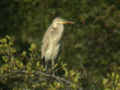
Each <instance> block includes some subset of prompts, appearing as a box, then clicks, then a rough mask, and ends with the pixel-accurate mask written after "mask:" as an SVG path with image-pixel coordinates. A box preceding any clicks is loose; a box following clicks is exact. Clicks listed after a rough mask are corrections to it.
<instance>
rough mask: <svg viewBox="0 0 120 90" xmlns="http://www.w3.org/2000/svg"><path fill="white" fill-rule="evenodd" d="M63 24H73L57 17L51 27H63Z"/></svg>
mask: <svg viewBox="0 0 120 90" xmlns="http://www.w3.org/2000/svg"><path fill="white" fill-rule="evenodd" d="M64 24H74V22H72V21H67V20H64V19H62V18H60V17H57V18H55V19H54V20H53V27H58V26H59V25H64Z"/></svg>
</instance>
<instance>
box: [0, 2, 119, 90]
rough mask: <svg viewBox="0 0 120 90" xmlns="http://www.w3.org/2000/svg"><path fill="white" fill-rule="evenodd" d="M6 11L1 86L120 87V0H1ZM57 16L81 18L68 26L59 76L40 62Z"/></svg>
mask: <svg viewBox="0 0 120 90" xmlns="http://www.w3.org/2000/svg"><path fill="white" fill-rule="evenodd" d="M0 11H1V14H0V38H1V40H0V88H7V89H9V88H14V89H15V90H18V88H19V89H20V90H23V88H27V89H30V90H32V89H38V90H44V89H45V90H46V89H48V90H67V89H72V90H77V89H80V88H81V89H83V90H119V89H120V60H119V59H120V50H119V48H120V42H119V41H120V31H119V28H120V1H119V0H96V1H91V0H71V1H70V0H61V1H58V0H44V1H43V0H1V2H0ZM57 16H60V17H62V18H65V19H67V20H71V21H74V22H75V24H74V25H72V26H69V25H66V26H65V32H64V36H63V39H62V40H63V41H62V50H61V54H60V57H59V62H58V64H60V68H61V69H60V70H62V71H57V72H56V76H55V77H54V76H51V75H49V74H46V71H45V70H44V68H42V66H41V64H40V61H41V59H40V46H41V39H42V37H43V34H44V32H45V31H46V29H47V27H48V26H49V25H50V23H51V22H52V20H53V19H54V18H55V17H57ZM8 35H9V36H8ZM61 72H62V73H61ZM70 73H71V74H70ZM72 73H73V75H72ZM60 79H62V80H60ZM66 81H67V82H70V83H66ZM71 83H72V84H71Z"/></svg>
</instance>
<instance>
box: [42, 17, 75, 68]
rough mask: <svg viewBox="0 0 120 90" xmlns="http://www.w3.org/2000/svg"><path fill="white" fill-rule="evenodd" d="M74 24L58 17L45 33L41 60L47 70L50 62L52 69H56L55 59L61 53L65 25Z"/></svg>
mask: <svg viewBox="0 0 120 90" xmlns="http://www.w3.org/2000/svg"><path fill="white" fill-rule="evenodd" d="M73 23H74V22H72V21H67V20H64V19H62V18H61V17H56V18H55V19H54V20H53V21H52V24H51V25H50V26H49V27H48V29H47V31H46V32H45V34H44V36H43V40H42V46H41V58H42V60H43V62H44V65H45V67H46V68H47V69H48V62H49V61H50V62H51V65H52V69H53V68H54V65H55V59H56V58H57V56H58V53H59V51H60V46H61V43H60V42H61V38H62V36H63V32H64V24H73Z"/></svg>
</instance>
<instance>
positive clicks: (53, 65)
mask: <svg viewBox="0 0 120 90" xmlns="http://www.w3.org/2000/svg"><path fill="white" fill-rule="evenodd" d="M54 67H55V61H54V60H52V72H53V75H55V72H54Z"/></svg>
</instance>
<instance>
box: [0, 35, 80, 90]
mask: <svg viewBox="0 0 120 90" xmlns="http://www.w3.org/2000/svg"><path fill="white" fill-rule="evenodd" d="M0 57H1V66H0V83H3V84H5V85H6V86H7V88H12V89H13V90H14V89H17V90H18V89H42V90H43V89H48V90H61V89H69V88H73V89H78V88H80V86H81V85H80V82H79V81H80V73H79V72H78V71H75V70H68V69H67V67H66V64H64V63H61V64H59V65H58V63H57V64H56V65H55V67H56V66H59V67H56V68H55V70H51V69H50V72H47V71H46V69H45V68H44V67H43V65H42V64H41V63H40V62H41V58H40V53H39V50H37V46H36V45H35V44H33V43H32V44H31V46H30V48H29V50H28V51H23V52H21V53H20V52H17V51H16V49H15V48H14V42H13V40H12V39H11V37H9V36H6V38H3V39H0ZM53 72H54V73H55V75H53V74H52V73H53ZM58 73H59V74H58ZM60 73H61V74H60ZM1 88H2V87H1Z"/></svg>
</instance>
